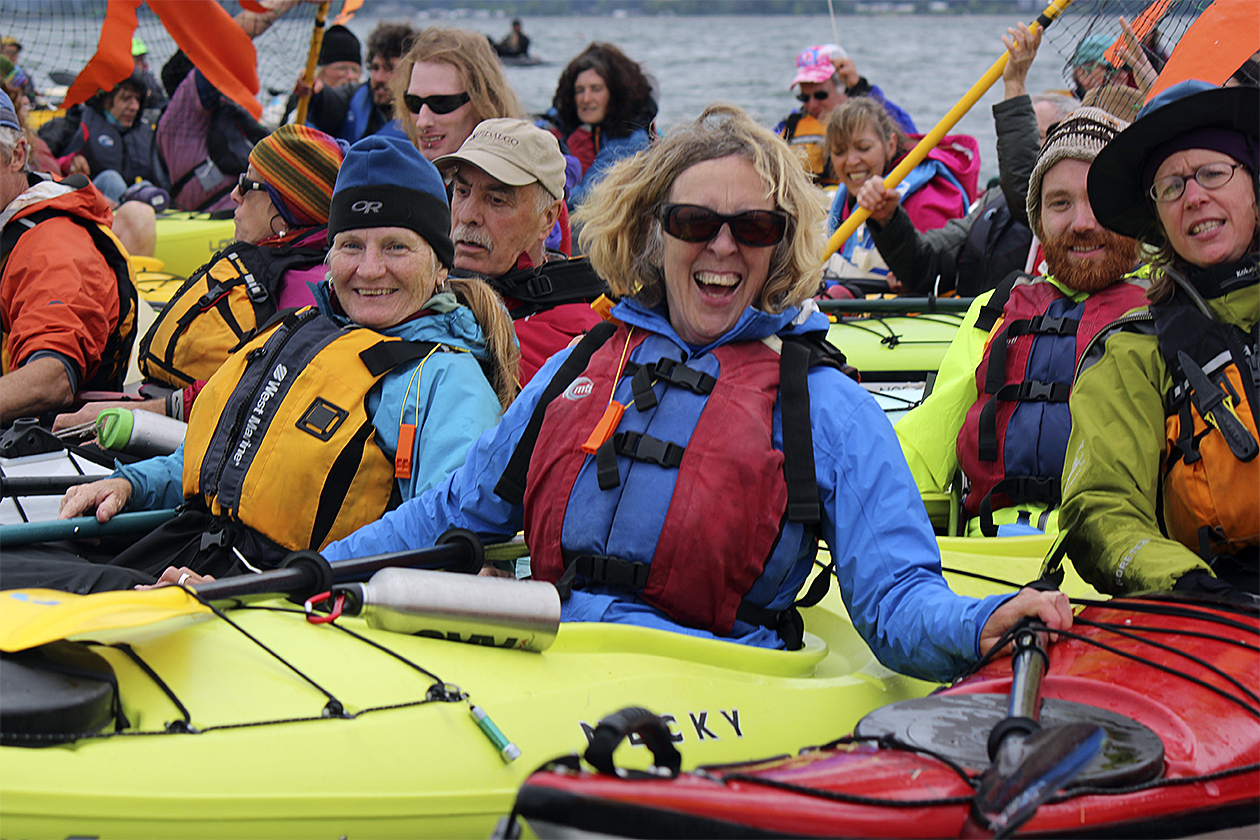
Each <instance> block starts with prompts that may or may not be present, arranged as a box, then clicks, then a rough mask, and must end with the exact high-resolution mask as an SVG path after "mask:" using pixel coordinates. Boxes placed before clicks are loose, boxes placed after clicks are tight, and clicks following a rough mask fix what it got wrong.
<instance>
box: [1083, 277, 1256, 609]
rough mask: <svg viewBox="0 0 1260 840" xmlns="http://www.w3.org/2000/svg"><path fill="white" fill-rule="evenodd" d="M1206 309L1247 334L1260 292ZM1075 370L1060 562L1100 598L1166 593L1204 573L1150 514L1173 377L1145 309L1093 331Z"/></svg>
mask: <svg viewBox="0 0 1260 840" xmlns="http://www.w3.org/2000/svg"><path fill="white" fill-rule="evenodd" d="M1207 303H1208V306H1209V308H1210V309H1211V310H1212V312H1213V314H1214V315H1215V316H1216V318H1217V319H1218V320H1220V321H1222V322H1224V323H1230V324H1236V325H1238V326H1240V327H1242V328H1243V329H1244V330H1250V329H1251V328H1252V327H1253V326H1254V325H1255V323H1256V321H1257V319H1260V285H1252V286H1249V287H1247V288H1244V289H1238V290H1236V291H1233V292H1230V293H1228V294H1226V295H1223V296H1221V297H1219V298H1214V299H1210V300H1208V301H1207ZM1081 368H1082V369H1081V371H1080V372H1078V374H1077V379H1076V383H1075V385H1074V386H1073V388H1072V396H1071V399H1070V401H1069V405H1070V406H1071V410H1072V434H1071V437H1070V438H1069V439H1068V458H1067V460H1066V461H1065V463H1064V467H1063V505H1062V507H1061V508H1060V511H1059V525H1060V527H1061V528H1062V529H1063V530H1065V531H1067V532H1068V534H1069V536H1068V540H1067V550H1068V554H1069V555H1070V556H1071V557H1072V561H1073V563H1074V564H1075V565H1076V569H1077V571H1078V572H1080V574H1081V577H1083V578H1084V579H1085V580H1086V581H1088V582H1089V583H1091V584H1093V585H1094V587H1095V588H1097V589H1098V590H1099V591H1100V592H1110V593H1113V594H1120V593H1125V592H1138V591H1145V590H1169V589H1172V587H1173V584H1174V583H1176V582H1177V579H1178V578H1180V577H1181V576H1182V575H1184V574H1185V573H1186V572H1188V571H1190V570H1192V569H1204V570H1207V569H1208V566H1207V564H1206V563H1204V562H1203V561H1202V560H1201V559H1200V558H1199V557H1198V555H1196V554H1195V553H1194V552H1193V551H1191V550H1189V549H1188V548H1186V547H1185V546H1184V545H1182V544H1181V543H1179V542H1177V541H1175V540H1171V539H1169V538H1168V537H1166V536H1165V535H1164V534H1163V532H1162V531H1161V530H1160V527H1159V523H1158V521H1157V519H1156V516H1155V504H1156V499H1157V498H1158V496H1157V494H1158V493H1159V492H1160V481H1161V479H1162V477H1163V473H1162V470H1163V459H1164V448H1165V424H1164V418H1165V404H1166V403H1165V394H1166V393H1167V392H1168V391H1169V389H1170V388H1171V387H1172V379H1171V377H1170V376H1169V374H1168V370H1167V368H1166V366H1165V365H1164V360H1163V358H1162V356H1161V355H1160V352H1159V343H1158V339H1157V338H1156V336H1155V332H1154V324H1153V321H1152V320H1151V315H1150V311H1149V310H1148V309H1146V308H1145V307H1142V308H1140V309H1135V310H1133V311H1131V312H1130V313H1128V314H1126V315H1125V316H1124V318H1122V319H1121V321H1120V322H1118V323H1117V326H1116V327H1114V328H1113V329H1111V330H1109V331H1104V332H1102V333H1100V334H1099V336H1098V338H1097V339H1096V340H1095V343H1094V345H1093V347H1091V348H1090V350H1088V351H1087V352H1086V355H1085V357H1084V358H1082V360H1081ZM1248 492H1251V493H1253V494H1254V493H1255V488H1254V487H1253V488H1250V489H1249V490H1248Z"/></svg>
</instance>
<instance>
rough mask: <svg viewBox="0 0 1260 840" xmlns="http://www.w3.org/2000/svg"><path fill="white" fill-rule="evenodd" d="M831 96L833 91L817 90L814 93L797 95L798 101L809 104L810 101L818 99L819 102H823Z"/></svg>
mask: <svg viewBox="0 0 1260 840" xmlns="http://www.w3.org/2000/svg"><path fill="white" fill-rule="evenodd" d="M829 96H831V91H829V90H816V91H814V92H813V93H798V94H796V99H797V101H799V102H808V101H809V100H810V99H817V100H818V101H819V102H822V101H823V100H824V99H826V98H827V97H829Z"/></svg>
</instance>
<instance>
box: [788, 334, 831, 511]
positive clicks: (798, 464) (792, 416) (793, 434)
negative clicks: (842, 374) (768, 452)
mask: <svg viewBox="0 0 1260 840" xmlns="http://www.w3.org/2000/svg"><path fill="white" fill-rule="evenodd" d="M809 365H810V350H809V347H808V346H806V345H805V344H804V343H802V342H799V341H792V340H784V342H783V346H782V349H781V351H780V355H779V399H780V403H781V405H782V411H783V479H784V481H785V482H786V483H787V497H788V501H787V517H788V520H789V521H792V522H800V523H802V524H805V525H817V524H818V523H820V522H821V521H822V505H821V504H820V503H819V501H818V479H817V477H816V476H815V474H814V433H813V427H812V426H811V425H810V420H809V381H808V380H809Z"/></svg>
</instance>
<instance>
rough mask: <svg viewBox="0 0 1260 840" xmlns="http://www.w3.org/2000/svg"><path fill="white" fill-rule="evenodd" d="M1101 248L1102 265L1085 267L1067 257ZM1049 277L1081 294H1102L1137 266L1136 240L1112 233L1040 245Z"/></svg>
mask: <svg viewBox="0 0 1260 840" xmlns="http://www.w3.org/2000/svg"><path fill="white" fill-rule="evenodd" d="M1081 246H1084V247H1086V248H1091V247H1102V248H1104V249H1105V253H1104V256H1103V259H1102V261H1101V262H1094V263H1090V264H1082V263H1081V262H1080V261H1079V260H1074V259H1072V258H1071V257H1069V256H1068V254H1069V252H1070V251H1071V250H1072V248H1074V247H1081ZM1041 249H1042V252H1043V253H1044V254H1045V258H1046V267H1047V270H1048V271H1049V273H1050V275H1051V276H1052V277H1054V279H1055V280H1058V281H1059V282H1060V283H1062V284H1063V285H1065V286H1067V287H1068V288H1069V289H1075V290H1076V291H1078V292H1089V293H1090V294H1093V293H1094V292H1099V291H1102V290H1103V289H1105V288H1107V287H1108V286H1110V285H1111V284H1112V283H1114V282H1116V281H1117V280H1119V279H1120V278H1121V277H1123V276H1124V275H1125V274H1127V273H1128V272H1129V271H1130V270H1131V269H1132V268H1133V266H1134V265H1135V264H1136V262H1137V240H1134V239H1130V238H1129V237H1127V236H1121V235H1120V234H1118V233H1114V232H1112V231H1109V230H1103V229H1099V230H1097V231H1094V232H1092V233H1066V234H1063V235H1062V236H1058V237H1055V238H1053V239H1044V240H1042V242H1041Z"/></svg>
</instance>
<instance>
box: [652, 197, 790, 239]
mask: <svg viewBox="0 0 1260 840" xmlns="http://www.w3.org/2000/svg"><path fill="white" fill-rule="evenodd" d="M656 217H657V218H658V219H659V220H660V222H661V227H663V228H664V229H665V232H666V233H668V234H669V235H670V236H672V237H674V238H675V239H681V240H682V241H684V242H708V241H709V240H710V239H712V238H713V237H715V236H717V235H718V231H720V230H721V229H722V225H730V226H731V236H732V237H733V238H734V239H735V241H736V242H738V243H739V244H741V245H747V246H749V247H751V248H768V247H770V246H771V245H776V244H778V242H779V240H781V239H783V233H784V231H786V230H787V223H788V214H787V213H784V212H783V211H782V210H745V211H744V212H743V213H736V214H735V215H733V216H725V215H723V214H721V213H718V212H716V211H714V210H710V209H709V208H708V207H700V206H699V205H696V204H665V205H662V206H661V209H660V210H658V211H657V213H656Z"/></svg>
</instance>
